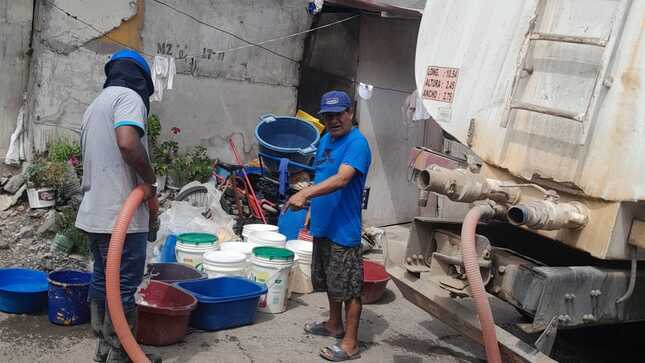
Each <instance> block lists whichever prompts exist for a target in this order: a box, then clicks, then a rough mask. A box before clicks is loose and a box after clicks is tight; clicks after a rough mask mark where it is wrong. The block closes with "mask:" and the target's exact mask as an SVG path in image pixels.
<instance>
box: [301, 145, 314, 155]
mask: <svg viewBox="0 0 645 363" xmlns="http://www.w3.org/2000/svg"><path fill="white" fill-rule="evenodd" d="M316 150H317V148H316V147H315V146H314V145H309V146H307V147H306V148H304V149H300V150H298V153H299V154H301V155H307V154H311V153H313V152H315V151H316Z"/></svg>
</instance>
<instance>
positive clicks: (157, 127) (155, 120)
mask: <svg viewBox="0 0 645 363" xmlns="http://www.w3.org/2000/svg"><path fill="white" fill-rule="evenodd" d="M147 129H148V130H147V131H148V146H150V147H153V146H155V145H157V140H159V135H161V122H160V121H159V116H157V115H155V114H152V115H150V116H149V117H148V125H147Z"/></svg>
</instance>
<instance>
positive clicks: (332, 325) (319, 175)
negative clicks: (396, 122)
mask: <svg viewBox="0 0 645 363" xmlns="http://www.w3.org/2000/svg"><path fill="white" fill-rule="evenodd" d="M320 114H321V115H322V120H323V122H324V124H325V126H326V128H327V134H326V135H324V136H323V137H322V138H321V140H320V145H319V146H318V152H317V153H316V160H315V168H316V176H315V179H314V185H312V186H310V187H308V188H306V189H303V190H301V191H300V192H298V193H296V194H294V195H293V196H292V197H291V198H289V201H288V202H287V203H286V205H285V208H288V207H291V208H292V209H301V208H304V207H305V206H306V204H307V202H308V201H309V200H311V210H310V213H311V222H310V233H311V234H312V235H313V236H314V250H313V260H312V265H311V268H312V277H311V279H312V283H313V285H314V288H315V289H316V290H317V291H327V297H328V299H329V320H327V321H316V322H310V323H307V324H305V331H306V332H308V333H311V334H316V335H324V336H333V337H338V338H341V337H342V340H341V341H340V343H339V344H334V345H331V346H329V347H325V348H323V349H322V350H321V351H320V355H321V356H322V357H323V358H326V359H328V360H333V361H342V360H348V359H355V358H358V357H359V356H360V354H359V349H358V324H359V321H360V316H361V310H362V305H361V292H362V291H361V290H362V287H363V261H362V256H361V202H362V195H363V188H364V187H365V179H366V177H367V171H368V169H369V167H370V162H371V158H372V156H371V153H370V148H369V145H368V143H367V140H366V139H365V137H364V136H363V134H361V132H360V131H358V129H356V128H354V127H353V125H352V120H353V117H354V111H353V109H352V101H351V100H350V98H349V96H348V95H347V93H345V92H341V91H331V92H327V93H325V94H324V95H323V96H322V99H321V101H320ZM343 303H344V304H345V311H346V323H345V326H344V327H343V320H342V316H343V313H342V312H343Z"/></svg>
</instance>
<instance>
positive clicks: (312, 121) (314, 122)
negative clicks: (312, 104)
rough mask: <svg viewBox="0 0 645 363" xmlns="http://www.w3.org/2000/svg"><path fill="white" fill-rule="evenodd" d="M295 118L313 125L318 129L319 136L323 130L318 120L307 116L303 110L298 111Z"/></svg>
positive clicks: (322, 125)
mask: <svg viewBox="0 0 645 363" xmlns="http://www.w3.org/2000/svg"><path fill="white" fill-rule="evenodd" d="M296 118H299V119H301V120H305V121H307V122H309V123H310V124H312V125H314V126H315V127H316V128H317V129H318V132H320V133H321V134H322V132H323V130H324V129H325V125H324V124H323V123H322V122H321V121H320V120H319V119H317V118H315V117H313V116H312V115H310V114H308V113H307V112H305V111H303V110H298V112H296Z"/></svg>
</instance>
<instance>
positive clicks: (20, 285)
mask: <svg viewBox="0 0 645 363" xmlns="http://www.w3.org/2000/svg"><path fill="white" fill-rule="evenodd" d="M46 306H47V274H46V273H44V272H42V271H37V270H31V269H26V268H4V269H0V311H4V312H5V313H12V314H28V313H36V312H39V311H42V310H44V309H45V307H46Z"/></svg>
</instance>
